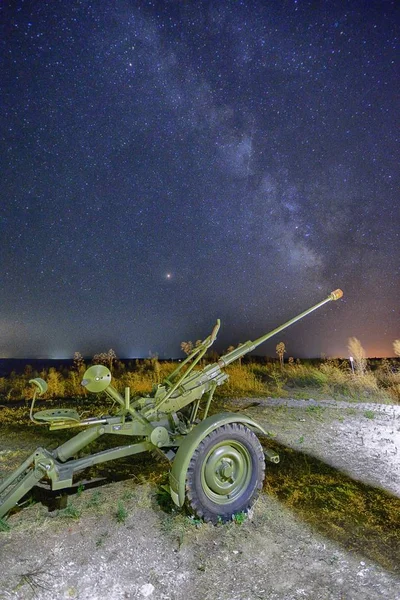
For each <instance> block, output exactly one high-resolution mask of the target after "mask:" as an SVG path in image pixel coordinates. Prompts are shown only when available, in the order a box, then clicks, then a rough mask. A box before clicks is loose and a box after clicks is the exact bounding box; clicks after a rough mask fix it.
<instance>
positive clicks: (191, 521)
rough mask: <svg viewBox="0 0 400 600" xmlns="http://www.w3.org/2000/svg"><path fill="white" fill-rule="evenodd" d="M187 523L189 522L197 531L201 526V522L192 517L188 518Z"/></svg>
mask: <svg viewBox="0 0 400 600" xmlns="http://www.w3.org/2000/svg"><path fill="white" fill-rule="evenodd" d="M188 521H189V523H190V525H194V526H195V527H196V529H199V527H201V526H202V525H203V521H202V520H201V519H198V518H197V517H194V516H190V517H188Z"/></svg>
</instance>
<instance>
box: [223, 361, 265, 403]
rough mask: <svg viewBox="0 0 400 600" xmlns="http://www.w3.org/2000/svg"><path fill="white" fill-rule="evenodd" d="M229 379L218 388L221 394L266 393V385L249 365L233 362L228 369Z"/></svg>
mask: <svg viewBox="0 0 400 600" xmlns="http://www.w3.org/2000/svg"><path fill="white" fill-rule="evenodd" d="M226 373H227V374H228V375H229V379H228V381H227V382H226V383H225V384H224V385H223V386H221V387H218V388H217V392H218V395H219V396H241V395H247V396H249V395H252V396H253V395H257V394H265V393H266V391H267V390H266V387H265V385H264V384H263V383H262V381H260V379H258V378H257V377H256V375H255V374H254V373H253V372H252V371H251V369H249V368H248V367H242V366H241V365H235V364H232V365H230V366H229V367H227V369H226Z"/></svg>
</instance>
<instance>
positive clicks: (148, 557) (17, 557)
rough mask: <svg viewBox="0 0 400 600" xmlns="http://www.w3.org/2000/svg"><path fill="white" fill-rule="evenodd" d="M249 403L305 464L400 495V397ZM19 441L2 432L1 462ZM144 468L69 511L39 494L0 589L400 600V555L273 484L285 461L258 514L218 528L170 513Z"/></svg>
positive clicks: (18, 527) (1, 558) (6, 558)
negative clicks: (346, 534)
mask: <svg viewBox="0 0 400 600" xmlns="http://www.w3.org/2000/svg"><path fill="white" fill-rule="evenodd" d="M243 407H245V410H246V412H247V413H248V414H250V415H251V416H252V417H253V418H255V419H257V420H258V421H259V422H260V423H261V424H263V425H264V426H265V427H266V428H267V429H268V430H269V431H270V432H271V433H272V434H274V435H273V438H272V439H273V440H275V441H276V442H278V443H279V444H280V445H281V446H282V448H284V447H289V448H292V449H294V450H295V451H296V452H299V453H300V454H299V456H300V455H301V456H304V457H306V458H305V461H306V462H307V457H310V459H311V457H313V456H315V457H317V458H318V459H319V460H321V461H323V463H324V464H325V463H327V464H329V465H331V466H332V467H334V468H335V469H338V470H340V471H343V472H345V473H346V474H347V475H348V476H349V477H350V478H351V479H354V480H358V481H363V482H364V483H365V484H367V485H368V486H371V489H373V488H376V487H379V488H380V489H383V490H387V492H388V496H387V497H388V498H389V497H392V496H393V495H394V496H397V497H398V498H400V450H399V448H400V407H399V406H389V405H377V404H373V405H371V406H369V405H366V404H360V405H358V404H354V403H346V402H344V403H333V402H314V401H312V400H307V401H299V400H287V399H285V400H278V399H270V398H264V399H259V400H258V399H257V400H254V399H251V400H248V401H246V400H240V401H236V402H233V403H232V408H233V410H236V409H240V410H243ZM17 443H18V440H17V439H16V436H15V432H14V433H13V434H12V435H11V434H10V436H8V435H7V432H2V435H1V438H0V458H1V461H0V468H1V466H2V465H3V466H4V464H6V462H7V455H8V453H10V452H12V450H10V448H11V449H12V448H15V446H16V444H17ZM32 443H33V438H32ZM25 445H28V444H27V442H26V441H25V442H24V446H25ZM32 449H33V447H32ZM149 460H151V459H150V458H149ZM283 462H284V457H283ZM321 464H322V463H321ZM283 466H284V465H283ZM134 467H135V465H134V464H133V473H132V474H133V475H134V478H133V479H127V480H125V481H119V482H116V483H111V484H107V485H105V486H102V487H101V488H96V489H85V490H80V491H79V492H78V493H77V494H75V496H71V497H70V498H69V506H68V508H67V509H66V510H64V511H59V512H57V511H55V512H49V511H48V510H47V508H46V507H45V506H43V505H42V504H40V503H37V504H35V505H33V506H30V507H27V508H25V509H24V510H22V511H20V512H19V513H17V514H14V515H12V516H11V517H10V518H9V521H8V523H9V524H10V525H11V526H12V529H11V530H10V531H8V532H3V533H0V564H1V571H0V598H1V599H6V598H15V599H30V598H38V599H42V600H54V599H58V598H60V599H61V598H76V599H82V600H83V599H87V600H95V599H97V598H99V599H100V598H102V599H105V600H107V599H110V600H114V599H115V600H118V599H120V598H121V599H123V598H132V599H134V598H135V599H136V598H137V599H141V598H151V599H153V600H162V599H163V600H164V599H165V600H167V599H169V600H184V599H185V600H186V599H187V598H190V599H191V600H203V599H210V600H256V599H265V600H297V599H299V600H300V599H304V598H309V599H312V600H375V599H377V600H378V599H387V600H400V564H398V565H397V566H398V569H397V568H396V564H395V562H396V561H395V560H394V561H393V560H392V562H391V568H388V567H386V568H384V567H383V566H382V564H380V562H379V561H376V560H374V559H371V555H370V553H369V552H368V546H369V545H370V544H368V543H366V544H365V548H364V549H363V548H360V549H359V551H358V552H354V551H352V550H350V551H349V549H346V544H344V543H341V542H338V541H337V540H336V539H335V538H334V536H328V535H323V534H321V529H320V528H318V526H316V525H315V524H314V525H310V523H308V522H307V520H306V519H304V518H302V517H301V516H299V513H298V512H296V511H294V510H292V509H291V507H290V506H287V505H285V504H284V503H283V502H281V501H280V500H279V499H277V497H275V496H274V497H273V496H271V495H269V494H267V493H266V490H267V489H268V478H269V477H272V476H273V473H274V469H279V468H280V466H279V465H277V466H276V465H271V467H270V469H269V473H270V475H268V474H267V478H266V488H265V491H264V492H263V493H262V495H261V497H260V498H259V500H258V502H257V504H256V505H255V508H254V510H253V512H252V514H251V515H250V518H249V519H247V520H246V521H245V522H244V523H242V524H239V523H229V524H227V525H219V526H216V527H214V526H211V525H209V524H204V523H200V522H197V521H196V520H193V519H190V518H189V517H188V516H187V515H185V514H184V513H180V512H176V511H175V512H165V511H164V510H163V509H162V506H161V505H160V500H159V499H158V500H157V497H156V491H157V488H156V486H155V484H154V483H149V482H147V481H144V480H142V481H141V480H140V476H139V475H138V474H137V473H135V471H134ZM399 508H400V502H399ZM327 518H328V517H327ZM367 542H368V539H367ZM371 543H372V540H371ZM398 550H399V553H398V554H396V556H400V549H398Z"/></svg>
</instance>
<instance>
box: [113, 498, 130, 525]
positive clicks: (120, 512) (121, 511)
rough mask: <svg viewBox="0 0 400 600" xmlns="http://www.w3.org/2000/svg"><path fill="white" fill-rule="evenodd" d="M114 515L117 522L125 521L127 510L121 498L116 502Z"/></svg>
mask: <svg viewBox="0 0 400 600" xmlns="http://www.w3.org/2000/svg"><path fill="white" fill-rule="evenodd" d="M116 517H117V522H118V523H125V521H126V519H127V518H128V511H127V510H126V508H125V506H124V504H123V502H122V500H120V501H119V502H118V506H117V513H116Z"/></svg>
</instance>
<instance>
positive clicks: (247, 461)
mask: <svg viewBox="0 0 400 600" xmlns="http://www.w3.org/2000/svg"><path fill="white" fill-rule="evenodd" d="M250 477H251V458H250V455H249V452H248V450H247V449H246V448H245V447H244V446H243V445H242V444H240V443H238V442H236V441H234V440H229V441H227V440H225V441H224V442H222V443H221V444H219V445H217V446H214V448H212V449H211V451H210V452H209V454H208V456H207V457H206V460H205V461H204V465H203V469H202V483H203V491H204V492H205V494H206V495H207V496H208V497H209V498H210V499H212V500H213V501H214V502H217V503H219V504H224V503H228V502H232V501H233V500H234V499H235V498H236V497H237V496H239V495H240V494H241V493H242V492H243V490H244V489H245V488H246V487H247V485H248V482H249V479H250Z"/></svg>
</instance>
